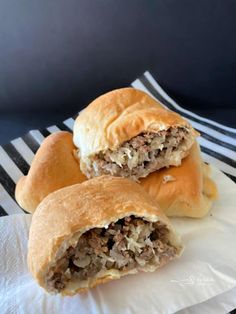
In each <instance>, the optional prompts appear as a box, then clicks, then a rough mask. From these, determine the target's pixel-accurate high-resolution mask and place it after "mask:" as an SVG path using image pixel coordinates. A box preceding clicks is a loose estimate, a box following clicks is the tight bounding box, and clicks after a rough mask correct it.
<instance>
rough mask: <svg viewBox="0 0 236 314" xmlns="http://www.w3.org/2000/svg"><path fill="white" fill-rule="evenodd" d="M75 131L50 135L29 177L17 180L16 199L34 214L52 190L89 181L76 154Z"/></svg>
mask: <svg viewBox="0 0 236 314" xmlns="http://www.w3.org/2000/svg"><path fill="white" fill-rule="evenodd" d="M74 150H75V146H74V144H73V140H72V134H71V133H69V132H57V133H54V134H51V135H49V136H48V137H47V138H46V139H45V140H44V141H43V143H42V144H41V146H40V148H39V149H38V151H37V153H36V155H35V157H34V160H33V162H32V164H31V167H30V169H29V172H28V174H27V176H24V177H21V178H20V180H19V181H18V182H17V185H16V191H15V198H16V201H17V202H18V203H19V205H20V206H21V207H22V208H24V209H25V210H27V211H28V212H30V213H33V212H34V211H35V209H36V207H37V206H38V204H39V203H40V202H41V201H42V200H43V199H44V198H45V197H46V196H47V195H48V194H50V193H51V192H54V191H56V190H58V189H61V188H63V187H65V186H68V185H72V184H75V183H80V182H83V181H84V180H86V177H85V176H84V175H83V174H82V173H81V171H80V167H79V163H78V161H77V159H76V158H75V157H74Z"/></svg>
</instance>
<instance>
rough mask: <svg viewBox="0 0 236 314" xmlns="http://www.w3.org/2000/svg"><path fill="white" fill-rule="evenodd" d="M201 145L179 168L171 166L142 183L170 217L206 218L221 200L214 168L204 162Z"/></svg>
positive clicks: (192, 151) (193, 150) (197, 146)
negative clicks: (213, 176) (212, 173)
mask: <svg viewBox="0 0 236 314" xmlns="http://www.w3.org/2000/svg"><path fill="white" fill-rule="evenodd" d="M200 153H201V152H200V148H199V145H198V143H197V142H195V144H194V145H193V147H192V148H191V151H190V154H189V155H188V157H186V158H185V159H184V160H183V161H182V165H181V166H179V167H170V168H169V169H162V170H160V171H157V172H154V173H152V174H150V175H149V176H148V177H146V178H144V179H142V180H140V184H141V186H142V187H143V188H144V189H145V190H146V191H147V192H148V193H149V194H150V195H151V196H152V197H153V198H155V199H156V200H157V202H158V204H159V205H160V206H161V208H162V209H163V211H164V212H165V214H166V215H167V216H177V217H196V218H197V217H198V218H200V217H203V216H205V215H206V214H207V213H208V211H209V209H210V208H211V206H212V203H213V201H214V200H215V199H216V198H217V188H216V185H215V183H214V181H213V180H212V179H211V178H210V167H209V166H208V165H206V164H204V163H203V161H202V159H201V155H200Z"/></svg>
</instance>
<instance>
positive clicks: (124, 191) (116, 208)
mask: <svg viewBox="0 0 236 314" xmlns="http://www.w3.org/2000/svg"><path fill="white" fill-rule="evenodd" d="M181 251H182V245H181V243H180V239H179V236H178V235H177V234H176V233H175V231H174V230H173V228H172V226H171V225H170V222H169V220H168V219H167V217H166V216H165V215H164V213H163V212H162V211H161V209H160V208H159V207H158V205H157V204H156V202H155V201H153V200H152V199H151V198H150V196H149V195H148V194H147V193H146V192H145V191H144V190H143V189H142V188H141V187H140V185H139V184H137V183H135V182H133V181H131V180H128V179H124V178H119V177H112V176H101V177H98V178H94V179H91V180H89V181H86V182H83V183H82V184H76V185H73V186H70V187H66V188H63V189H61V190H58V191H56V192H54V193H52V194H50V195H48V196H47V197H46V198H45V199H44V200H43V201H42V202H41V203H40V205H39V206H38V208H37V209H36V211H35V213H34V215H33V218H32V223H31V227H30V232H29V244H28V265H29V269H30V271H31V273H32V274H33V276H34V278H35V279H36V280H37V281H38V283H39V284H40V285H41V286H42V287H43V288H44V289H46V290H47V291H48V292H52V293H61V294H63V295H73V294H75V293H78V292H81V291H83V290H86V289H88V288H90V287H93V286H95V285H98V284H100V283H104V282H106V281H109V280H112V279H119V278H120V277H122V276H124V275H127V274H134V273H136V272H138V271H145V272H152V271H154V270H156V269H157V268H159V267H161V266H163V265H165V264H166V263H167V262H169V261H170V260H172V259H173V258H175V257H177V256H179V255H180V253H181Z"/></svg>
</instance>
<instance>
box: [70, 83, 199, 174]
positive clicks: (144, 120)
mask: <svg viewBox="0 0 236 314" xmlns="http://www.w3.org/2000/svg"><path fill="white" fill-rule="evenodd" d="M196 136H197V132H195V131H194V130H193V128H192V127H191V125H190V124H189V123H188V122H187V121H186V120H184V119H183V118H182V117H181V116H180V115H178V114H177V113H175V112H172V111H170V110H167V109H165V108H164V107H163V106H162V105H161V104H160V103H158V102H157V101H155V100H154V99H153V98H151V97H150V96H149V95H147V94H146V93H144V92H142V91H139V90H136V89H134V88H122V89H118V90H114V91H112V92H109V93H107V94H105V95H102V96H100V97H99V98H97V99H95V100H94V101H93V102H92V103H91V104H90V105H89V106H88V107H87V108H85V109H84V110H83V111H82V112H81V114H80V115H79V116H78V118H77V119H76V122H75V125H74V143H75V146H77V147H78V156H79V158H80V168H81V171H82V172H83V173H84V174H85V175H86V176H87V177H88V178H91V177H94V176H99V175H102V174H110V175H114V176H122V177H130V178H132V179H135V180H137V179H138V178H140V177H146V176H147V175H148V174H149V173H151V172H153V171H156V170H158V169H160V168H163V167H168V166H171V165H172V166H179V165H180V164H181V160H182V159H183V158H184V157H186V156H187V155H188V153H189V150H190V148H191V146H192V145H193V142H194V138H195V137H196Z"/></svg>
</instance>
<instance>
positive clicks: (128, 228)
mask: <svg viewBox="0 0 236 314" xmlns="http://www.w3.org/2000/svg"><path fill="white" fill-rule="evenodd" d="M168 233H169V231H168V229H167V228H166V226H165V225H163V224H162V223H160V222H154V223H152V222H148V221H145V220H143V219H141V218H136V217H134V216H130V217H126V218H123V219H120V220H118V221H117V222H116V223H111V224H110V225H109V226H108V227H107V228H94V229H91V230H89V231H87V232H85V233H84V234H83V235H82V236H81V237H80V238H79V241H78V243H77V245H76V246H75V247H69V248H68V250H67V251H66V252H65V254H64V256H63V257H62V258H60V259H59V260H58V261H57V263H56V265H55V266H54V267H53V268H52V269H51V271H50V273H49V274H50V275H49V276H48V287H49V289H50V290H51V291H57V292H59V291H61V290H63V289H64V288H65V286H66V283H67V282H69V281H70V280H71V279H78V280H80V281H81V280H87V279H89V278H91V277H94V276H95V275H97V274H98V273H99V272H100V273H101V272H104V271H106V270H110V269H116V270H120V271H128V270H131V269H133V268H142V267H144V266H146V265H164V264H165V263H167V262H168V261H169V260H171V259H173V258H174V256H175V255H176V254H177V249H176V248H175V247H174V246H172V245H171V244H170V242H169V239H168Z"/></svg>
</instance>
